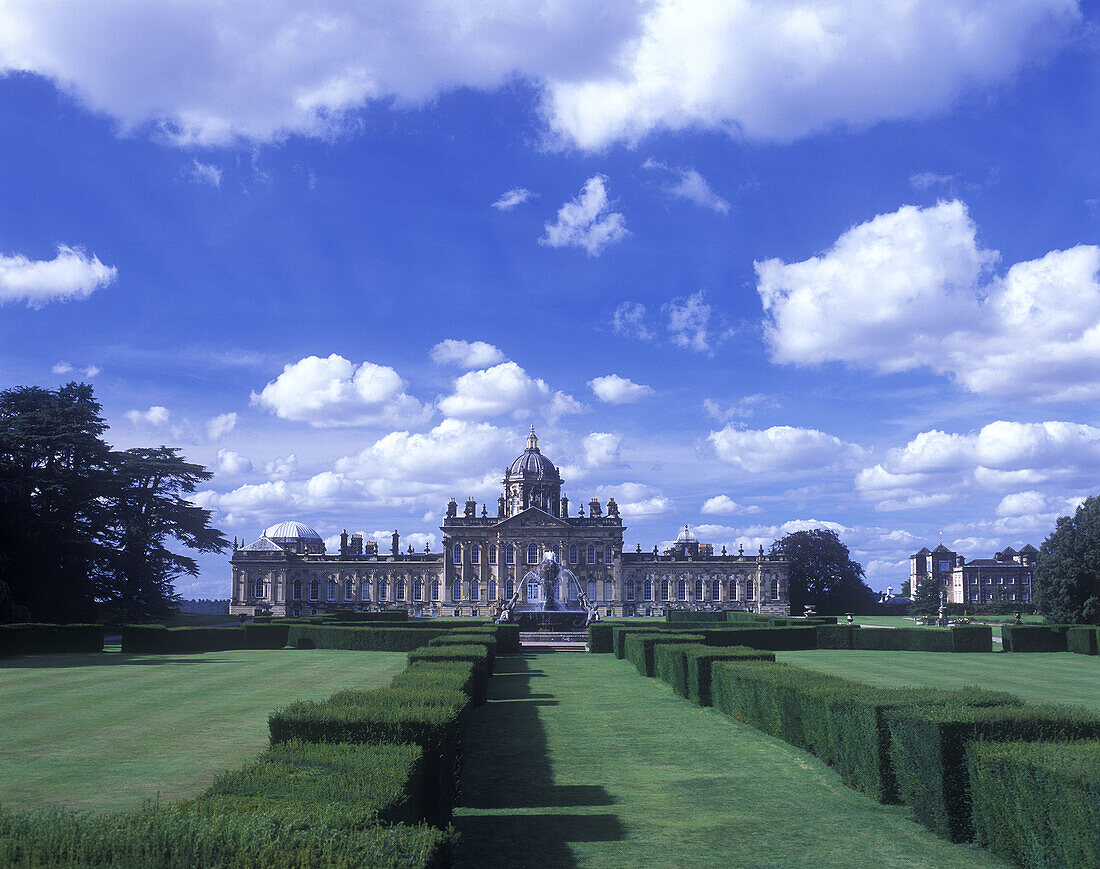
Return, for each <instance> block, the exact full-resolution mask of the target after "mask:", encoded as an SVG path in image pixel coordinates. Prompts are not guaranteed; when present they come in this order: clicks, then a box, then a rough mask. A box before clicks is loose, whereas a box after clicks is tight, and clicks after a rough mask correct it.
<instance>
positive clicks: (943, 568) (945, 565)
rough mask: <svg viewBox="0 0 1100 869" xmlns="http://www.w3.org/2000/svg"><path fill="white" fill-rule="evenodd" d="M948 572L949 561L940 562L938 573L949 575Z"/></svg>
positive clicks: (949, 569)
mask: <svg viewBox="0 0 1100 869" xmlns="http://www.w3.org/2000/svg"><path fill="white" fill-rule="evenodd" d="M950 572H951V562H950V561H941V562H940V573H950Z"/></svg>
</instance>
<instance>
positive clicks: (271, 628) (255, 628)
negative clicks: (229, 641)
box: [244, 623, 290, 649]
mask: <svg viewBox="0 0 1100 869" xmlns="http://www.w3.org/2000/svg"><path fill="white" fill-rule="evenodd" d="M289 634H290V625H280V624H277V623H275V624H258V625H257V624H246V625H245V626H244V647H245V648H246V649H282V648H284V647H285V646H286V641H287V637H288V635H289Z"/></svg>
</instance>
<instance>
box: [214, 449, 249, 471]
mask: <svg viewBox="0 0 1100 869" xmlns="http://www.w3.org/2000/svg"><path fill="white" fill-rule="evenodd" d="M214 467H215V468H216V469H217V470H218V471H220V472H221V473H223V474H247V473H248V472H249V471H251V470H252V462H251V461H249V460H248V459H247V458H245V457H244V456H242V455H241V454H240V453H238V452H236V451H234V450H225V449H222V450H218V459H217V462H216V463H215V465H214Z"/></svg>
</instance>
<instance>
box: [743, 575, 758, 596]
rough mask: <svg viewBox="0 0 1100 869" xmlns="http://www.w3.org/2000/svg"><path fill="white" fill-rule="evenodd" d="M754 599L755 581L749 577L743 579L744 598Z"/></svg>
mask: <svg viewBox="0 0 1100 869" xmlns="http://www.w3.org/2000/svg"><path fill="white" fill-rule="evenodd" d="M755 599H756V583H755V582H753V581H752V580H751V579H749V580H746V581H745V600H755Z"/></svg>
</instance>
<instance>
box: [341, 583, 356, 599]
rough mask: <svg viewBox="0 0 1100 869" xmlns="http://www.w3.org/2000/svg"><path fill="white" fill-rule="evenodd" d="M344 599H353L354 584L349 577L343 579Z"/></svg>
mask: <svg viewBox="0 0 1100 869" xmlns="http://www.w3.org/2000/svg"><path fill="white" fill-rule="evenodd" d="M344 600H355V586H353V585H352V582H351V580H350V579H345V580H344Z"/></svg>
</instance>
